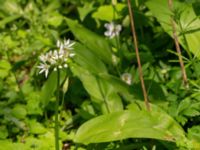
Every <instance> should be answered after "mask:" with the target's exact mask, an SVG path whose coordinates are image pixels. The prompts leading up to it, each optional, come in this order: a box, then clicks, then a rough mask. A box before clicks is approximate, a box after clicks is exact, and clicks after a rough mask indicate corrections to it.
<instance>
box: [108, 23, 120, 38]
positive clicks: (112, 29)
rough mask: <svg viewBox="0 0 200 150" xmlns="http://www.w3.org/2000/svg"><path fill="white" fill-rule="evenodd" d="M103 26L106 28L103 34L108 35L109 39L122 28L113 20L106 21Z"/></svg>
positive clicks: (116, 34)
mask: <svg viewBox="0 0 200 150" xmlns="http://www.w3.org/2000/svg"><path fill="white" fill-rule="evenodd" d="M104 26H105V28H106V29H107V31H106V32H105V33H104V35H105V36H107V37H109V38H110V39H112V38H113V37H115V36H118V35H119V33H120V31H121V30H122V26H121V25H119V24H115V23H114V22H111V23H106V24H105V25H104Z"/></svg>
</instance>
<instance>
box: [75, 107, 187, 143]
mask: <svg viewBox="0 0 200 150" xmlns="http://www.w3.org/2000/svg"><path fill="white" fill-rule="evenodd" d="M140 107H142V109H140ZM140 107H138V106H134V107H133V106H130V107H129V109H128V110H125V111H120V112H114V113H111V114H107V115H102V116H99V117H96V118H94V119H91V120H89V121H87V122H86V123H84V124H83V125H82V126H81V127H80V128H79V129H78V131H77V134H76V136H75V141H76V142H78V143H84V144H89V143H101V142H111V141H116V140H123V139H127V138H152V139H159V140H166V141H172V142H175V141H176V140H180V139H182V138H183V139H184V138H185V133H184V131H183V129H182V128H181V127H180V126H179V124H178V123H177V122H176V121H175V120H173V119H172V118H171V117H170V116H169V115H168V114H166V113H165V112H163V111H161V110H160V109H159V108H156V107H155V106H154V107H152V110H151V112H148V111H146V110H145V109H143V108H144V107H143V106H140Z"/></svg>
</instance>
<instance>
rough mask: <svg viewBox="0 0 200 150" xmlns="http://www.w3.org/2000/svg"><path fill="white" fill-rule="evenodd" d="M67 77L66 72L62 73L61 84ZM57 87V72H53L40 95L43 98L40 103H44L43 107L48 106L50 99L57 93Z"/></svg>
mask: <svg viewBox="0 0 200 150" xmlns="http://www.w3.org/2000/svg"><path fill="white" fill-rule="evenodd" d="M65 75H66V72H64V71H61V72H60V84H61V83H62V81H63V80H64V78H65ZM56 87H57V72H55V71H53V72H52V73H51V74H50V76H49V78H48V79H47V81H46V82H45V84H44V85H43V87H42V91H41V94H40V96H41V97H40V101H41V102H42V104H43V107H45V106H47V104H48V103H49V101H50V99H51V98H52V96H53V95H54V92H55V91H56Z"/></svg>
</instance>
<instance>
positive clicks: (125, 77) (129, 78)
mask: <svg viewBox="0 0 200 150" xmlns="http://www.w3.org/2000/svg"><path fill="white" fill-rule="evenodd" d="M121 79H122V80H123V81H124V82H126V83H127V84H128V85H131V83H132V75H131V74H130V73H124V74H122V76H121Z"/></svg>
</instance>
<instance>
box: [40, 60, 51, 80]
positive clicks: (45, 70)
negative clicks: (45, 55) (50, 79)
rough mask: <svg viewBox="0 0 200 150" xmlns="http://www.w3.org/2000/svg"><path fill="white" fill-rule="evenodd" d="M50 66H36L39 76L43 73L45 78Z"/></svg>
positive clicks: (43, 64)
mask: <svg viewBox="0 0 200 150" xmlns="http://www.w3.org/2000/svg"><path fill="white" fill-rule="evenodd" d="M50 67H51V66H50V65H48V64H46V63H41V64H40V65H39V66H38V68H39V69H41V70H40V72H39V74H41V73H43V72H44V73H45V77H46V78H47V76H48V73H49V68H50Z"/></svg>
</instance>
